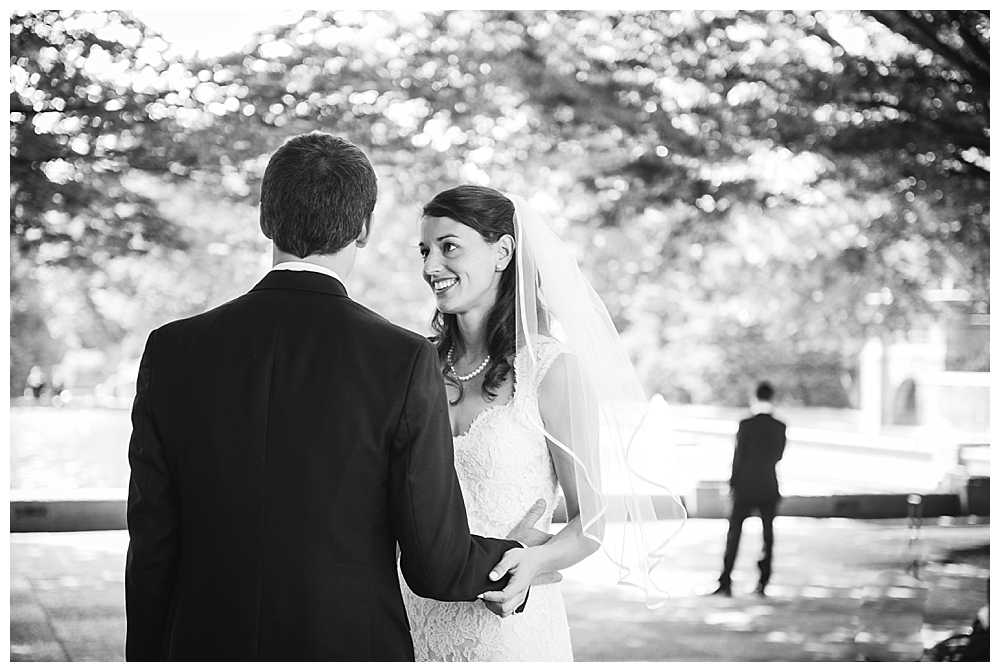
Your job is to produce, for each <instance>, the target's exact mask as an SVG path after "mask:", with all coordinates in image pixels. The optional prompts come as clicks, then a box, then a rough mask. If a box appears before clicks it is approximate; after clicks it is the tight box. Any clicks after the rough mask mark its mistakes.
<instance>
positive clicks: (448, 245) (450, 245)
mask: <svg viewBox="0 0 1000 672" xmlns="http://www.w3.org/2000/svg"><path fill="white" fill-rule="evenodd" d="M441 249H442V250H443V251H444V252H451V251H452V250H457V249H458V245H456V244H455V243H445V244H444V245H442V246H441Z"/></svg>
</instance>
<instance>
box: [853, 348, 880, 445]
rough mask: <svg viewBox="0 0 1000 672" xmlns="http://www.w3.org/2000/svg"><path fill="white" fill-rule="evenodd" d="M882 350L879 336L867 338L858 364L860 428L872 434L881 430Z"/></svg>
mask: <svg viewBox="0 0 1000 672" xmlns="http://www.w3.org/2000/svg"><path fill="white" fill-rule="evenodd" d="M884 351H885V348H884V346H883V345H882V340H881V339H880V338H869V339H868V341H867V342H866V343H865V345H864V347H863V348H861V357H860V366H859V369H860V370H859V378H860V381H859V383H860V384H859V388H860V392H861V394H860V399H861V403H860V410H861V430H862V431H863V432H868V433H873V434H878V433H879V432H881V431H882V403H883V397H882V392H883V381H882V374H883V360H884Z"/></svg>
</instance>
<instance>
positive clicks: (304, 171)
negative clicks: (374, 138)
mask: <svg viewBox="0 0 1000 672" xmlns="http://www.w3.org/2000/svg"><path fill="white" fill-rule="evenodd" d="M377 195H378V185H377V180H376V178H375V170H374V169H373V168H372V165H371V164H370V163H369V162H368V157H366V156H365V153H364V152H362V151H361V150H360V149H359V148H358V147H356V146H355V145H352V144H351V143H349V142H347V141H346V140H344V139H342V138H338V137H335V136H332V135H330V134H328V133H318V132H316V133H307V134H304V135H296V136H294V137H292V138H289V139H288V140H287V141H286V142H285V144H283V145H282V146H281V147H280V148H279V149H278V151H276V152H275V153H274V155H273V156H272V157H271V160H270V161H268V164H267V169H266V170H265V171H264V179H263V181H262V182H261V186H260V229H261V231H263V232H264V235H265V236H267V237H268V238H269V239H270V240H271V241H273V242H274V245H275V246H276V247H277V248H278V249H279V250H281V251H283V252H287V253H289V254H293V255H295V256H296V257H300V258H301V257H308V256H310V255H314V254H324V255H326V254H334V253H335V252H339V251H340V250H342V249H344V248H345V247H347V246H348V245H350V244H351V243H353V242H354V241H355V240H357V239H358V237H359V236H360V235H361V233H362V230H363V227H364V225H365V223H367V222H369V221H370V218H371V215H372V211H373V210H374V209H375V199H376V197H377Z"/></svg>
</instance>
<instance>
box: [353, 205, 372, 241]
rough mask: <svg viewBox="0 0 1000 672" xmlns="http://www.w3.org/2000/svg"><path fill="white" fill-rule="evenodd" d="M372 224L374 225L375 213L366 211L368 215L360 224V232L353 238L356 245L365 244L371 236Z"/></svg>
mask: <svg viewBox="0 0 1000 672" xmlns="http://www.w3.org/2000/svg"><path fill="white" fill-rule="evenodd" d="M374 226H375V213H374V212H371V213H368V217H366V218H365V221H364V222H363V223H362V224H361V233H360V234H359V235H358V237H357V239H356V240H355V243H357V246H358V247H364V246H365V245H367V244H368V241H369V240H370V239H371V237H372V228H373V227H374Z"/></svg>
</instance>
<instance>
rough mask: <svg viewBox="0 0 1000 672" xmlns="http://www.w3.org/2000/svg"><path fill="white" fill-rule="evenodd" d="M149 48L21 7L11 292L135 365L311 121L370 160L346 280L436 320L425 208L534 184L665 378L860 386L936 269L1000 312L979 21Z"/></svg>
mask: <svg viewBox="0 0 1000 672" xmlns="http://www.w3.org/2000/svg"><path fill="white" fill-rule="evenodd" d="M164 46H165V45H164V43H163V42H162V40H161V39H160V38H158V37H157V36H156V35H155V33H154V32H153V31H150V30H149V29H147V28H145V27H143V26H142V25H141V24H140V23H138V22H135V21H133V20H132V19H131V18H130V17H129V15H127V14H125V13H121V12H105V13H69V12H65V13H61V12H54V11H50V12H36V13H14V14H12V20H11V67H12V78H11V79H12V93H11V138H12V142H11V185H12V187H11V188H12V199H11V208H12V210H11V236H12V238H11V242H12V258H13V259H14V260H12V265H11V273H12V305H13V299H14V295H15V292H16V291H20V290H19V289H18V290H15V286H16V287H21V285H15V283H14V282H13V280H14V278H15V276H18V277H20V276H25V277H31V278H33V279H34V281H36V282H39V283H41V284H42V285H46V284H49V283H56V282H68V277H69V276H66V277H62V276H58V275H56V274H55V270H56V269H55V268H54V267H66V268H69V269H71V270H69V271H65V272H67V273H72V274H75V275H74V276H73V277H75V278H76V279H77V281H76V282H75V283H73V282H68V284H70V285H72V291H69V292H67V293H68V294H73V295H78V296H77V299H75V300H74V301H72V302H70V301H69V299H68V298H67V297H66V296H65V295H63V296H60V300H62V301H63V302H64V303H69V304H72V305H73V306H74V307H73V308H70V307H68V305H67V306H65V307H64V308H63V309H62V312H59V311H54V312H53V310H52V306H53V305H55V303H58V302H50V303H49V304H46V307H45V308H44V309H38V310H37V312H38V314H46V311H49V312H48V314H49V315H50V316H51V315H55V314H58V315H63V316H64V318H63V319H62V320H61V321H60V320H59V319H57V318H54V317H50V319H49V320H48V322H49V327H48V328H49V331H55V332H59V333H60V334H63V336H60V335H58V334H56V335H55V337H56V339H57V340H58V339H60V338H61V339H62V342H64V343H68V344H69V345H68V346H67V347H79V343H76V344H74V343H71V342H70V341H67V338H69V336H67V335H66V334H70V333H74V332H75V330H76V329H77V328H79V329H84V327H83V326H82V325H81V326H79V327H72V326H69V325H70V322H71V320H70V319H69V316H72V315H76V314H77V311H78V310H83V311H84V312H87V311H89V313H88V314H90V315H91V316H93V317H94V324H92V325H91V326H89V327H86V329H89V330H90V331H92V332H94V333H101V331H102V329H103V331H104V332H106V333H105V335H104V337H103V340H102V339H93V337H91V336H88V337H86V338H87V339H91V340H94V343H95V344H94V345H92V346H90V347H98V348H100V347H104V348H107V347H110V345H109V343H110V342H112V341H114V342H116V343H118V344H119V345H120V347H121V348H122V356H125V357H133V358H134V357H135V356H136V355H137V354H138V352H139V350H140V349H141V342H142V340H143V339H144V337H145V333H147V332H148V330H149V329H150V328H151V327H152V326H155V324H157V323H160V322H163V321H166V320H168V319H172V318H175V317H179V316H182V315H186V314H191V313H193V312H197V311H199V310H203V309H204V308H206V307H208V306H211V305H215V304H217V303H218V302H221V301H222V300H225V299H226V298H229V297H231V296H235V295H236V294H238V293H239V292H241V291H245V289H246V288H247V286H249V285H250V284H252V281H253V280H254V279H255V278H256V277H258V276H259V274H260V273H261V272H262V271H263V270H264V269H266V266H267V263H266V262H267V259H266V250H267V246H266V244H265V241H263V239H262V237H261V236H260V235H259V234H257V233H256V225H255V223H254V222H253V220H254V213H253V211H252V208H253V206H255V205H256V198H257V193H258V187H259V180H260V177H261V175H262V173H263V169H264V167H265V165H266V161H267V158H268V156H269V154H270V153H271V152H272V151H273V150H274V149H275V148H276V147H277V146H279V145H280V143H281V142H282V141H283V140H284V139H285V138H287V137H288V136H290V135H293V134H296V133H301V132H307V131H312V130H322V131H327V132H331V133H336V134H340V135H344V136H346V137H348V138H349V139H351V140H352V141H354V142H356V143H358V144H359V145H361V146H362V147H365V148H366V149H367V150H368V151H369V153H370V156H371V157H372V160H373V163H375V165H376V169H377V171H378V174H379V175H380V190H381V194H382V195H381V197H380V202H379V207H378V210H377V213H376V215H377V221H378V223H377V225H376V226H377V229H376V242H375V244H374V245H373V246H371V247H370V248H368V249H367V250H366V251H365V253H364V254H362V256H361V257H360V259H359V267H358V269H357V271H356V272H355V274H353V275H352V277H351V279H350V281H349V283H348V284H349V285H350V286H351V292H352V295H354V296H355V297H356V298H358V299H359V300H360V301H362V302H364V303H367V304H368V305H370V306H371V307H373V308H374V309H376V310H378V311H379V312H382V313H383V314H385V315H387V316H388V317H390V318H391V319H394V320H396V321H399V322H400V323H402V324H404V325H405V326H408V327H410V328H413V329H416V330H418V331H426V322H427V318H428V317H429V314H430V312H429V311H430V309H431V305H432V304H431V302H430V300H429V297H428V295H427V293H426V290H425V288H424V287H423V285H422V282H421V280H420V278H419V262H418V257H417V255H416V253H415V251H414V250H413V242H414V235H415V228H414V227H415V223H416V216H417V213H418V212H419V206H420V204H421V203H422V202H425V201H426V200H428V199H429V198H430V197H431V196H432V195H433V194H434V193H436V192H437V191H439V190H441V189H443V188H447V187H450V186H453V185H454V184H456V183H460V182H473V183H482V184H489V185H491V186H494V187H496V188H499V189H502V190H509V191H513V192H518V193H522V194H524V195H526V196H527V197H529V198H530V199H531V200H532V201H533V203H534V204H535V205H536V206H537V207H538V208H539V209H540V210H542V211H543V213H545V214H546V215H547V216H548V217H549V219H550V221H551V222H552V225H553V227H554V228H555V229H556V230H557V231H558V232H559V233H560V235H561V236H563V238H564V239H565V240H566V241H567V242H568V243H569V244H570V245H571V246H573V247H574V248H575V249H576V250H577V252H578V258H579V260H580V263H581V266H582V267H583V269H584V272H585V273H586V274H587V275H588V277H590V278H591V279H592V281H593V282H594V284H595V287H596V288H597V290H598V292H599V293H600V294H601V296H602V297H603V298H604V300H605V302H606V303H607V304H608V307H609V310H610V312H611V314H612V317H613V319H614V320H615V322H616V324H617V325H618V326H619V328H620V330H621V331H622V333H623V336H624V338H625V340H626V342H627V344H628V346H629V348H630V352H631V354H632V356H633V360H634V361H635V363H636V368H637V370H638V371H639V373H640V375H641V377H642V378H643V379H644V381H645V383H646V385H647V389H649V390H650V391H659V392H662V393H663V394H664V395H665V396H667V397H668V399H672V400H680V401H691V402H696V403H723V404H741V403H744V402H745V401H746V398H747V396H746V395H747V390H748V389H749V388H750V387H751V386H752V384H753V382H754V381H755V380H756V379H758V378H760V377H765V376H766V377H769V378H771V379H772V380H774V381H775V382H776V383H777V384H778V386H779V389H782V390H784V391H785V392H786V400H789V401H792V402H794V403H802V404H810V405H834V406H844V405H848V404H850V403H851V395H852V394H853V393H854V390H853V380H854V378H855V377H856V372H855V371H854V369H855V367H856V358H857V353H858V352H859V350H860V347H861V345H862V344H863V342H864V341H865V339H866V338H869V337H871V336H873V335H883V336H885V337H887V338H892V337H894V336H893V335H894V334H900V333H905V332H906V331H908V330H913V329H921V328H924V327H926V326H927V325H928V324H929V323H930V322H931V321H933V320H934V319H935V318H936V312H937V308H936V306H935V305H934V304H933V303H931V302H929V301H928V298H927V290H929V289H941V288H944V289H950V288H957V289H960V290H963V291H966V292H968V293H969V294H970V296H971V298H972V301H973V306H974V310H975V311H977V312H980V313H988V312H989V251H988V250H989V121H988V119H989V57H988V52H989V15H988V13H985V12H974V11H952V12H948V11H935V12H925V11H893V12H867V13H860V12H853V11H824V12H801V11H796V12H779V11H766V12H744V11H728V12H708V11H699V12H691V11H683V12H682V11H656V12H612V11H586V12H584V11H558V12H555V11H467V10H463V11H454V12H439V13H418V12H410V13H406V12H395V13H390V12H359V11H331V12H307V13H305V14H304V15H303V18H302V19H301V20H300V21H298V22H297V23H295V24H291V25H288V26H279V27H276V28H274V29H271V30H268V31H264V32H262V33H260V34H258V35H257V36H256V38H255V39H254V41H253V42H252V43H251V44H249V45H248V46H247V47H246V48H245V49H244V50H243V51H242V52H240V53H233V54H229V55H227V56H224V57H221V58H215V59H209V60H203V59H201V60H192V61H190V62H184V63H181V62H171V61H168V60H167V59H165V58H164V57H163V53H164V49H163V48H164ZM184 204H187V205H184ZM380 236H381V237H380ZM140 259H141V260H140ZM15 262H16V263H15ZM50 271H52V272H50ZM60 272H63V271H60ZM97 297H101V298H100V299H98V298H97ZM32 301H33V299H32ZM29 303H31V302H30V301H29ZM18 305H20V303H19V304H18ZM32 305H34V304H32ZM53 320H55V321H57V322H59V323H60V324H61V325H62V326H60V327H59V328H58V329H54V327H53V326H52V322H53ZM98 322H100V323H102V324H103V326H101V327H100V328H98V326H97V324H96V323H98ZM17 338H18V339H21V338H22V336H20V335H19V336H18V337H17ZM80 338H81V337H78V339H77V340H78V341H79V340H80ZM13 340H14V335H13V333H12V341H13ZM84 340H86V339H84ZM102 343H103V345H102ZM13 356H14V355H13V346H12V361H13ZM987 366H988V362H987ZM22 383H23V381H20V380H19V381H16V382H15V381H14V380H13V367H12V389H14V388H15V387H18V386H21V385H22Z"/></svg>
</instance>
